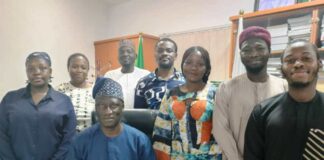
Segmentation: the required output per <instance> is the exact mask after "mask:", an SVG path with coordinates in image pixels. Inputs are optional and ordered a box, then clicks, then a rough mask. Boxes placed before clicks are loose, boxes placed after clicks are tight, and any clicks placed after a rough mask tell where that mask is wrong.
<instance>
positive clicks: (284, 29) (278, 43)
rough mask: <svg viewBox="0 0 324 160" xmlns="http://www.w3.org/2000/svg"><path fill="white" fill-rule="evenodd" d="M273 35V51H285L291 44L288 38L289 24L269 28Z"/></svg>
mask: <svg viewBox="0 0 324 160" xmlns="http://www.w3.org/2000/svg"><path fill="white" fill-rule="evenodd" d="M267 30H268V31H269V32H270V34H271V50H272V51H276V50H283V49H285V48H286V46H287V43H288V42H289V38H288V24H287V23H285V24H280V25H274V26H269V27H267Z"/></svg>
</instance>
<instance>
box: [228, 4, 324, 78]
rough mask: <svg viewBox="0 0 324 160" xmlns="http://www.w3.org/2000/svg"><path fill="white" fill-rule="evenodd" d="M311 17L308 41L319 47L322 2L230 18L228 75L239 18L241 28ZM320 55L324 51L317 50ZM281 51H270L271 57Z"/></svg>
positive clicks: (266, 25) (232, 59) (231, 65)
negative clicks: (240, 19)
mask: <svg viewBox="0 0 324 160" xmlns="http://www.w3.org/2000/svg"><path fill="white" fill-rule="evenodd" d="M307 14H310V15H311V17H312V18H311V33H310V37H309V40H310V42H312V43H314V44H316V45H318V47H321V45H320V44H321V43H320V36H321V35H320V27H321V26H320V25H319V24H321V23H322V16H323V14H324V0H315V1H310V2H304V3H298V4H295V5H291V6H286V7H280V8H275V9H270V10H263V11H257V12H253V13H247V14H243V15H237V16H232V17H230V20H231V21H232V27H231V46H230V55H231V56H230V66H229V73H230V74H229V75H232V67H233V62H234V52H235V46H236V44H235V43H236V38H237V36H238V35H237V29H238V20H239V18H240V16H242V17H243V27H244V28H247V27H249V26H262V27H269V26H273V25H279V24H282V23H285V22H287V19H290V18H296V17H301V16H305V15H307ZM319 50H320V51H321V52H322V54H323V52H324V50H323V49H322V48H320V49H319ZM282 52H283V50H274V51H272V54H273V55H277V56H278V54H279V55H280V54H281V53H282Z"/></svg>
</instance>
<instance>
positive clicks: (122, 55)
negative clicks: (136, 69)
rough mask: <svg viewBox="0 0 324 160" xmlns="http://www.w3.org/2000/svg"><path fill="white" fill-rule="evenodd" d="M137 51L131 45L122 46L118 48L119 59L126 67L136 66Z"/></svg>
mask: <svg viewBox="0 0 324 160" xmlns="http://www.w3.org/2000/svg"><path fill="white" fill-rule="evenodd" d="M135 59H136V53H135V50H134V48H132V47H129V46H123V47H120V48H119V50H118V60H119V63H120V65H122V66H124V67H128V66H134V63H135Z"/></svg>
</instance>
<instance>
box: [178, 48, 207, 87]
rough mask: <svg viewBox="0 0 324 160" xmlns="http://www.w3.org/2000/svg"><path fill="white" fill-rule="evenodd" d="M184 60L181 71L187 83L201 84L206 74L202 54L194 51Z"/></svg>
mask: <svg viewBox="0 0 324 160" xmlns="http://www.w3.org/2000/svg"><path fill="white" fill-rule="evenodd" d="M189 54H190V55H189V56H188V57H187V58H186V59H185V60H184V62H183V64H182V71H183V74H184V77H185V78H186V81H187V82H191V83H199V82H203V77H204V75H205V74H206V71H207V68H206V62H205V61H204V59H203V57H202V53H201V52H200V51H198V50H195V51H193V52H191V53H189Z"/></svg>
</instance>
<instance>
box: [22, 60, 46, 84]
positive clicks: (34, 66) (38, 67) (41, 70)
mask: <svg viewBox="0 0 324 160" xmlns="http://www.w3.org/2000/svg"><path fill="white" fill-rule="evenodd" d="M26 74H27V77H28V81H29V83H30V84H31V86H32V87H37V88H39V87H45V86H47V85H48V83H49V80H50V78H51V75H52V68H51V67H50V66H49V64H48V62H47V61H46V60H44V59H42V58H32V59H30V60H28V62H26Z"/></svg>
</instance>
